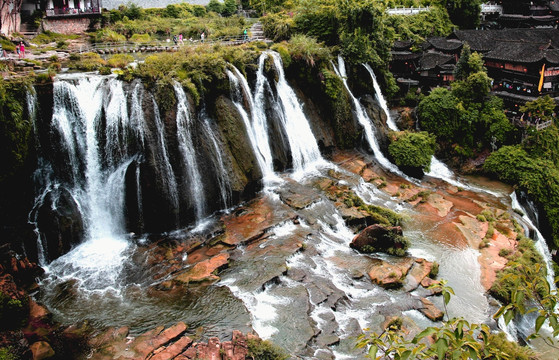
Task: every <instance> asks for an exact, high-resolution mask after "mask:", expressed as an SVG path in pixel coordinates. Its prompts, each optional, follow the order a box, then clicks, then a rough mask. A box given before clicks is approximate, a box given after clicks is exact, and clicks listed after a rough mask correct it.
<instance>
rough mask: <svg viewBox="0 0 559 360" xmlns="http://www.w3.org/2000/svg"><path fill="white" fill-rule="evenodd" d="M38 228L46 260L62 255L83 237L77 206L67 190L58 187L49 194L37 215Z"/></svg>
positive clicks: (81, 222) (82, 227)
mask: <svg viewBox="0 0 559 360" xmlns="http://www.w3.org/2000/svg"><path fill="white" fill-rule="evenodd" d="M37 224H38V228H39V229H41V230H40V232H41V234H40V235H41V239H43V248H44V250H45V255H46V257H47V260H54V259H56V258H57V257H59V256H61V255H64V254H65V253H67V252H68V251H70V249H71V248H72V246H74V245H76V244H78V243H79V242H80V241H81V240H82V238H83V235H84V224H83V221H82V217H81V213H80V209H79V207H78V204H76V202H75V201H74V198H73V197H72V195H71V194H70V192H69V191H68V190H66V189H65V188H63V187H59V188H57V189H55V190H53V191H51V192H49V193H48V194H47V195H46V196H45V198H44V200H43V202H42V204H41V206H40V207H39V213H38V214H37Z"/></svg>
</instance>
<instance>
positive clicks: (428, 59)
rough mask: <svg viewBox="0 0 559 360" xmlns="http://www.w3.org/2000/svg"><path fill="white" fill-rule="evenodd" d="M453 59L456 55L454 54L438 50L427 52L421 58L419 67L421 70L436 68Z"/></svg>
mask: <svg viewBox="0 0 559 360" xmlns="http://www.w3.org/2000/svg"><path fill="white" fill-rule="evenodd" d="M451 60H454V56H452V55H447V54H442V53H438V52H426V53H424V54H423V56H422V57H421V59H420V60H419V68H420V69H421V70H430V69H434V68H435V67H437V66H440V65H443V64H446V63H447V62H449V61H451Z"/></svg>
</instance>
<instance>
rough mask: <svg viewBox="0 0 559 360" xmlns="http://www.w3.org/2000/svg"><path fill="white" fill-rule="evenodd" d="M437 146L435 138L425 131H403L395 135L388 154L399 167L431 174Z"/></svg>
mask: <svg viewBox="0 0 559 360" xmlns="http://www.w3.org/2000/svg"><path fill="white" fill-rule="evenodd" d="M436 145H437V143H436V140H435V137H434V136H433V135H431V134H429V133H427V132H425V131H422V132H417V133H416V132H410V131H402V132H398V133H395V135H394V139H393V140H392V142H391V143H390V145H389V146H388V152H389V154H390V156H391V157H392V159H394V162H395V163H396V165H398V167H403V168H420V169H422V170H423V171H424V172H429V169H430V166H431V158H432V157H433V155H434V154H435V147H436Z"/></svg>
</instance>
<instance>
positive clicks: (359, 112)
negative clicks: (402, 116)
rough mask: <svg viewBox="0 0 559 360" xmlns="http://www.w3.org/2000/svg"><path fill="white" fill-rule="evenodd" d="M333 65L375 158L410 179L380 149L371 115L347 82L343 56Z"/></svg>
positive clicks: (394, 171) (390, 169)
mask: <svg viewBox="0 0 559 360" xmlns="http://www.w3.org/2000/svg"><path fill="white" fill-rule="evenodd" d="M332 66H333V67H334V71H335V72H336V75H338V76H339V77H340V78H341V79H342V82H343V84H344V86H345V88H346V90H347V92H348V93H349V96H350V97H351V100H352V102H353V107H354V111H355V115H356V116H357V120H358V121H359V124H361V126H362V127H363V129H364V130H365V136H366V138H367V142H368V144H369V146H370V147H371V149H372V150H373V154H374V156H375V159H376V160H377V161H378V162H379V163H380V165H382V166H383V167H384V168H386V169H387V170H389V171H391V172H393V173H395V174H398V175H399V176H402V177H403V178H405V179H408V180H409V177H408V176H406V175H405V174H404V173H402V172H401V171H400V170H399V169H398V167H397V166H396V165H394V164H392V163H391V162H390V160H388V159H387V158H386V157H385V156H384V154H383V153H382V151H381V150H380V146H379V145H378V142H377V138H376V131H375V128H374V126H373V123H372V121H371V119H370V118H369V115H367V112H366V111H365V109H363V107H362V106H361V103H359V100H357V99H356V98H355V96H353V93H352V92H351V90H350V89H349V86H348V84H347V74H346V69H345V62H344V59H343V58H342V57H341V56H338V67H336V66H335V65H334V64H332Z"/></svg>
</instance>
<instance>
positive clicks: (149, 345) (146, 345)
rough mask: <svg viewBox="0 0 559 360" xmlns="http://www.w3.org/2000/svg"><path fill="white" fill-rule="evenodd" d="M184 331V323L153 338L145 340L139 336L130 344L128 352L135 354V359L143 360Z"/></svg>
mask: <svg viewBox="0 0 559 360" xmlns="http://www.w3.org/2000/svg"><path fill="white" fill-rule="evenodd" d="M185 331H186V324H185V323H184V322H182V321H181V322H179V323H177V324H175V325H173V326H171V327H170V328H168V329H165V330H164V331H162V332H160V333H159V334H157V335H156V336H154V337H150V338H147V339H146V338H145V336H143V335H142V336H139V337H138V338H136V339H135V340H134V341H133V342H132V344H130V350H132V351H133V352H134V353H136V357H135V358H141V359H145V358H147V357H148V355H150V354H151V353H152V352H153V351H155V350H157V349H158V348H159V347H161V346H163V345H165V344H168V343H170V342H171V341H173V340H174V339H176V338H177V337H179V336H181V335H182V334H184V332H185Z"/></svg>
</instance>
